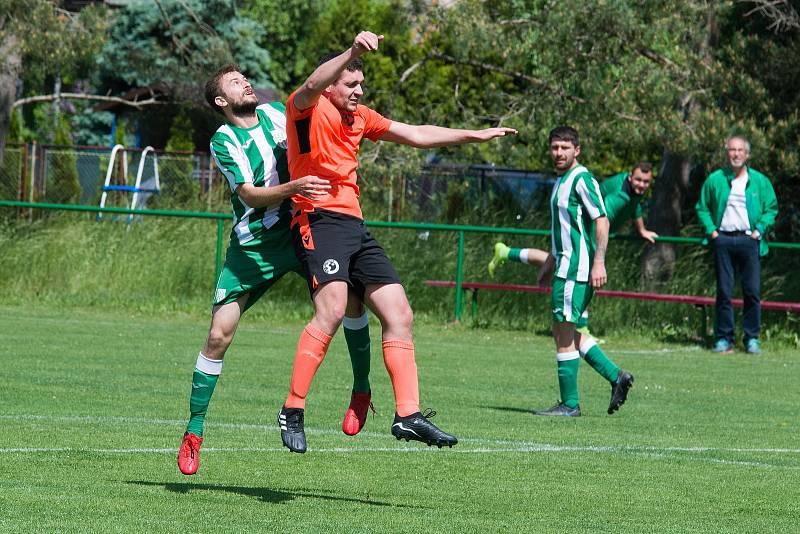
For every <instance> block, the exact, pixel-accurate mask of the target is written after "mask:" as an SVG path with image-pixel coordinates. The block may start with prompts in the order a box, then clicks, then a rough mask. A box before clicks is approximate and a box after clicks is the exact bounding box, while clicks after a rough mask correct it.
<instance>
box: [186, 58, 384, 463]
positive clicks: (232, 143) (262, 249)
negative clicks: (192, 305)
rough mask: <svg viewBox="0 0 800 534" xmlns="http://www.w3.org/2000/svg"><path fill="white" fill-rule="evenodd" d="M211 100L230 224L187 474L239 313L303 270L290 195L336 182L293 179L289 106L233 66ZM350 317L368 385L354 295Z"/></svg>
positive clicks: (357, 382)
mask: <svg viewBox="0 0 800 534" xmlns="http://www.w3.org/2000/svg"><path fill="white" fill-rule="evenodd" d="M206 100H207V101H208V103H209V105H211V106H212V107H213V108H214V109H216V110H217V111H219V112H220V113H221V114H222V115H224V117H225V124H223V125H222V126H220V128H219V129H218V130H217V131H216V133H214V135H213V136H212V137H211V154H212V157H213V158H214V161H215V163H216V164H217V166H218V167H219V169H220V171H221V172H222V174H223V175H224V176H225V178H226V179H227V181H228V186H229V187H230V190H231V196H230V199H231V207H232V209H233V230H232V231H231V236H230V244H229V246H228V251H227V254H226V256H225V264H224V266H223V268H222V272H221V273H220V276H219V279H218V280H217V284H216V288H215V291H214V298H213V302H212V310H211V328H210V329H209V332H208V338H207V339H206V342H205V345H204V346H203V350H202V351H201V352H200V354H199V355H198V357H197V361H196V364H195V370H194V373H193V376H192V393H191V397H190V401H189V409H190V412H191V415H190V418H189V422H188V425H187V428H186V433H185V434H184V438H183V443H182V444H181V448H180V450H179V452H178V466H179V468H180V470H181V472H183V473H184V474H187V475H191V474H194V473H195V472H196V471H197V468H198V466H199V461H200V460H199V458H200V457H199V453H200V444H201V443H202V442H203V426H204V420H205V416H206V413H207V410H208V404H209V402H210V400H211V395H212V393H213V392H214V388H215V386H216V383H217V380H218V378H219V375H220V372H221V371H222V363H223V358H224V356H225V352H226V351H227V349H228V347H229V346H230V344H231V342H232V341H233V335H234V333H235V332H236V328H237V326H238V324H239V320H240V318H241V315H242V314H243V313H244V312H245V311H246V310H247V309H249V308H250V307H251V306H252V305H253V304H255V303H256V301H258V299H259V298H261V296H262V295H263V294H264V293H265V292H266V291H267V290H269V288H270V287H272V286H273V285H274V284H275V282H277V281H278V280H279V279H280V278H281V277H282V276H283V275H284V274H286V273H288V272H291V271H294V272H296V273H298V274H301V271H302V267H301V266H300V263H299V261H298V260H297V258H296V256H295V253H294V247H293V245H292V237H291V233H290V230H289V222H290V213H289V211H290V209H291V205H290V198H291V197H292V196H293V195H298V194H300V195H304V196H307V197H309V198H316V197H318V196H321V195H325V194H327V193H328V191H329V190H330V187H331V186H330V183H329V182H328V180H323V179H321V178H318V177H316V176H306V177H303V178H300V179H299V180H294V181H289V171H288V166H287V159H286V158H287V157H286V116H285V108H284V106H283V104H281V103H279V102H273V103H269V104H263V105H259V103H258V96H256V94H255V92H254V91H253V88H252V87H251V86H250V83H249V82H248V81H247V79H246V78H245V77H244V75H243V74H242V73H241V71H240V70H239V68H238V67H237V66H236V65H228V66H226V67H223V68H222V69H220V70H219V71H218V72H217V73H216V74H215V75H214V76H213V77H212V78H211V79H210V80H209V81H208V83H207V84H206ZM347 316H348V317H347V319H346V320H345V322H344V327H345V337H346V339H347V345H348V350H349V351H350V357H351V359H352V360H353V363H354V365H353V367H354V384H353V389H354V391H363V392H368V391H369V380H368V374H369V350H370V343H369V327H368V326H367V316H366V313H365V312H364V310H363V306H362V305H361V302H360V301H358V300H357V298H356V299H355V300H353V301H352V302H348V307H347ZM364 361H366V366H365V364H364V363H363V362H364ZM356 369H357V370H358V372H359V373H360V374H356ZM364 373H366V374H364ZM364 417H365V418H366V414H364Z"/></svg>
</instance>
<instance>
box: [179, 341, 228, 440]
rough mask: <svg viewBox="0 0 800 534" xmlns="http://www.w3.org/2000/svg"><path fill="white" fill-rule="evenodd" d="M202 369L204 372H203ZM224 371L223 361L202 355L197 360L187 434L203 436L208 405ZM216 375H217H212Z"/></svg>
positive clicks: (190, 398)
mask: <svg viewBox="0 0 800 534" xmlns="http://www.w3.org/2000/svg"><path fill="white" fill-rule="evenodd" d="M200 368H202V369H203V370H201V369H200ZM221 371H222V360H210V359H208V358H206V357H205V356H204V355H203V354H202V353H201V354H200V355H199V356H198V358H197V367H195V370H194V373H193V374H192V395H191V397H189V412H190V414H191V415H190V416H189V424H188V425H186V432H189V433H191V434H195V435H197V436H202V435H203V423H204V422H205V419H206V413H207V412H208V403H209V402H211V395H212V394H213V393H214V387H215V386H216V385H217V380H218V379H219V373H220V372H221ZM210 373H216V374H210Z"/></svg>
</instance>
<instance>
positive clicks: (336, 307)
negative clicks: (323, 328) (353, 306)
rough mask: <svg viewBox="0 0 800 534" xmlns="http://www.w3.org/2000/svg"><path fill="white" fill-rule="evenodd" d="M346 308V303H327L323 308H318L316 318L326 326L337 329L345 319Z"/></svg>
mask: <svg viewBox="0 0 800 534" xmlns="http://www.w3.org/2000/svg"><path fill="white" fill-rule="evenodd" d="M346 307H347V306H346V303H344V302H336V301H332V302H326V303H324V304H323V305H321V306H317V310H316V316H317V318H318V319H320V320H321V321H323V322H324V323H325V324H327V325H331V326H332V327H333V328H336V327H338V326H339V324H341V322H342V320H343V319H344V314H345V309H346Z"/></svg>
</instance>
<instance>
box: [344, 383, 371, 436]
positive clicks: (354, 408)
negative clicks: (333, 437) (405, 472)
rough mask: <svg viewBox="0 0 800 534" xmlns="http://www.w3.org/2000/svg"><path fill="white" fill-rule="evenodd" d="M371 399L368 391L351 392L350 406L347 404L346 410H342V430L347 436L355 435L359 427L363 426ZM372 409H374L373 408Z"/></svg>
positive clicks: (359, 429)
mask: <svg viewBox="0 0 800 534" xmlns="http://www.w3.org/2000/svg"><path fill="white" fill-rule="evenodd" d="M371 399H372V393H371V392H369V391H368V392H367V393H356V392H355V391H354V392H353V394H352V396H351V397H350V406H348V407H347V411H346V412H344V421H342V432H344V433H345V434H347V435H348V436H355V435H356V434H358V433H359V432H361V429H362V428H364V424H366V422H367V411H368V410H369V409H370V408H371V407H372V402H370V400H371ZM373 411H375V409H374V408H373Z"/></svg>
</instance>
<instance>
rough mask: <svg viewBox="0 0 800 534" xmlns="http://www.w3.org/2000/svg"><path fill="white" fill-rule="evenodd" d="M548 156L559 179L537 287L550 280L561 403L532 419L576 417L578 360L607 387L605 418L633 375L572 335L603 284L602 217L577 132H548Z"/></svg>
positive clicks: (615, 407)
mask: <svg viewBox="0 0 800 534" xmlns="http://www.w3.org/2000/svg"><path fill="white" fill-rule="evenodd" d="M549 142H550V157H552V158H553V164H554V165H555V168H556V171H557V172H558V173H559V174H561V176H560V177H559V178H558V179H557V180H556V184H555V186H554V187H553V194H552V196H551V197H550V210H551V222H552V224H551V247H552V250H551V254H550V256H549V257H548V258H547V261H546V262H545V264H544V267H543V272H542V276H541V277H540V279H539V283H540V285H541V284H544V283H546V282H547V281H548V279H550V278H551V277H552V285H553V292H552V310H553V338H554V339H555V342H556V362H557V365H558V387H559V390H560V393H561V400H560V401H559V403H558V404H556V405H555V406H553V407H552V408H549V409H547V410H540V411H537V412H536V414H537V415H561V416H571V417H576V416H579V415H581V407H580V404H579V403H578V365H579V363H580V357H581V356H583V357H584V358H585V359H586V361H587V362H588V363H589V365H591V366H592V367H593V368H594V370H595V371H597V372H598V373H600V374H601V375H602V376H603V378H605V379H606V380H608V381H609V383H611V402H610V403H609V405H608V413H609V414H613V413H614V412H615V411H617V410H618V409H619V407H620V406H622V404H623V403H624V402H625V399H626V398H627V395H628V390H629V389H630V387H631V386H632V385H633V375H631V374H630V373H628V372H625V371H623V370H622V369H620V368H619V367H617V365H616V364H614V362H612V361H611V360H609V359H608V357H607V356H606V355H605V354H604V353H603V351H602V350H601V349H600V347H599V346H598V345H597V343H596V342H595V340H594V339H592V337H591V336H588V335H585V334H582V333H580V332H577V331H576V329H575V323H576V322H578V320H579V319H580V317H581V316H582V315H583V314H584V312H585V311H586V309H587V308H588V306H589V302H590V301H591V300H592V294H593V291H594V290H595V289H600V288H601V287H603V285H605V283H606V267H605V257H606V246H607V245H608V227H609V223H608V217H607V216H606V208H605V205H604V203H603V197H602V196H601V194H600V187H599V186H598V185H597V181H596V180H595V179H594V176H592V174H591V173H590V172H589V171H588V170H587V169H586V167H584V166H583V165H581V164H580V163H578V159H577V158H578V155H580V153H581V147H580V140H579V138H578V132H577V131H576V130H575V129H573V128H570V127H569V126H559V127H557V128H554V129H553V130H552V131H551V132H550V137H549Z"/></svg>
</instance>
